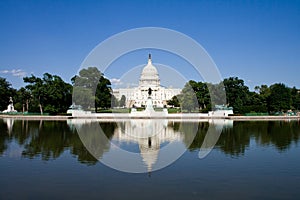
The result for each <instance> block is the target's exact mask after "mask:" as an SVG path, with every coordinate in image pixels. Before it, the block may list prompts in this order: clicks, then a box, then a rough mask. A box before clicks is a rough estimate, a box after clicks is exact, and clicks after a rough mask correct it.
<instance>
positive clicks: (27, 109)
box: [26, 99, 29, 112]
mask: <svg viewBox="0 0 300 200" xmlns="http://www.w3.org/2000/svg"><path fill="white" fill-rule="evenodd" d="M26 111H27V112H28V111H29V100H28V99H26Z"/></svg>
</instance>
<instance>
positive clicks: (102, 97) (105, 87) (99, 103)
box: [95, 75, 112, 112]
mask: <svg viewBox="0 0 300 200" xmlns="http://www.w3.org/2000/svg"><path fill="white" fill-rule="evenodd" d="M95 95H96V100H95V109H96V112H97V109H98V108H104V109H107V108H111V107H112V106H111V96H112V89H111V83H110V81H109V80H108V79H107V78H105V77H104V76H103V75H102V76H101V77H100V80H99V83H98V85H97V89H96V94H95Z"/></svg>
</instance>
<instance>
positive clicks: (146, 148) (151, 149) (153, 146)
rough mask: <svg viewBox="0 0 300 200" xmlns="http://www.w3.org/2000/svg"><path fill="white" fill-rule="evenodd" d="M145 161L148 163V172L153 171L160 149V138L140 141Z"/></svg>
mask: <svg viewBox="0 0 300 200" xmlns="http://www.w3.org/2000/svg"><path fill="white" fill-rule="evenodd" d="M139 147H140V150H141V156H142V158H143V162H144V163H145V164H146V165H147V169H148V172H151V171H152V167H153V165H154V164H155V163H156V161H157V158H158V153H159V149H160V142H159V138H156V139H155V138H153V139H152V138H148V139H143V140H142V141H141V142H140V143H139Z"/></svg>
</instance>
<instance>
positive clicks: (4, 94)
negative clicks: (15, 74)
mask: <svg viewBox="0 0 300 200" xmlns="http://www.w3.org/2000/svg"><path fill="white" fill-rule="evenodd" d="M15 94H16V91H15V89H13V88H12V87H11V84H10V83H9V82H8V81H6V79H5V78H1V77H0V97H1V98H0V111H3V110H5V109H7V105H8V104H9V97H14V96H15Z"/></svg>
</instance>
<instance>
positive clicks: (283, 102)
mask: <svg viewBox="0 0 300 200" xmlns="http://www.w3.org/2000/svg"><path fill="white" fill-rule="evenodd" d="M291 104H292V98H291V90H290V88H288V87H287V86H285V85H284V84H283V83H275V84H273V85H271V86H270V95H269V97H268V109H269V112H277V111H287V110H289V109H291Z"/></svg>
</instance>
